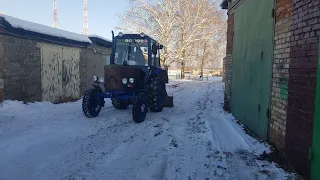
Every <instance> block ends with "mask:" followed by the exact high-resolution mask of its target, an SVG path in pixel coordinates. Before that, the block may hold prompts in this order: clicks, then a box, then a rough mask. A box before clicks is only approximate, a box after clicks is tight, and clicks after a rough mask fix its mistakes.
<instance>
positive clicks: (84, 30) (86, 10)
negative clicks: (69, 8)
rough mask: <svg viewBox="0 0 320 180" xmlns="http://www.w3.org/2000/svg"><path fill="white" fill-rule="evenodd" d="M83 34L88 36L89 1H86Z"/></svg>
mask: <svg viewBox="0 0 320 180" xmlns="http://www.w3.org/2000/svg"><path fill="white" fill-rule="evenodd" d="M82 34H84V35H87V34H88V0H84V8H83V29H82Z"/></svg>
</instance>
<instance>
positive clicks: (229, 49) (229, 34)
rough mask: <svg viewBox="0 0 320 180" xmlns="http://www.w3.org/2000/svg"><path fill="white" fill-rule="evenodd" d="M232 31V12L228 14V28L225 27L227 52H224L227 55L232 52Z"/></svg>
mask: <svg viewBox="0 0 320 180" xmlns="http://www.w3.org/2000/svg"><path fill="white" fill-rule="evenodd" d="M233 31H234V14H229V16H228V29H227V52H226V54H227V55H229V54H232V48H233Z"/></svg>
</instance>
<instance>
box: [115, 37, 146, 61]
mask: <svg viewBox="0 0 320 180" xmlns="http://www.w3.org/2000/svg"><path fill="white" fill-rule="evenodd" d="M114 63H115V64H119V65H130V66H148V41H147V40H146V39H117V41H116V51H115V58H114Z"/></svg>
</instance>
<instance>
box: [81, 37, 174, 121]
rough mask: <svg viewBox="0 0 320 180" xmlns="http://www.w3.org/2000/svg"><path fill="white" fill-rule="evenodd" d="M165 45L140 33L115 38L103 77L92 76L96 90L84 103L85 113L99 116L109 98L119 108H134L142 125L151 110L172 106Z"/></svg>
mask: <svg viewBox="0 0 320 180" xmlns="http://www.w3.org/2000/svg"><path fill="white" fill-rule="evenodd" d="M162 48H163V45H161V44H159V43H158V42H157V41H156V40H154V39H152V38H151V37H149V36H147V35H145V34H143V33H141V34H123V33H119V34H118V35H117V36H114V33H113V32H112V54H111V58H110V65H106V66H105V67H104V77H97V76H94V77H93V81H94V82H93V87H92V88H90V89H88V90H87V91H86V92H85V94H84V96H83V100H82V110H83V112H84V114H85V115H86V116H87V117H89V118H93V117H97V116H98V115H99V113H100V110H101V108H102V107H104V104H105V101H104V99H105V98H110V99H111V101H112V105H113V106H114V107H115V108H116V109H126V108H127V107H128V106H129V105H132V106H133V107H132V117H133V120H134V122H136V123H141V122H143V121H144V119H145V117H146V113H147V112H148V110H149V109H150V110H151V111H152V112H161V111H162V109H163V107H173V97H172V96H168V95H167V91H166V84H167V83H168V73H167V71H166V70H165V69H162V68H161V66H160V50H161V49H162Z"/></svg>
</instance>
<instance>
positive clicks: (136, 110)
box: [132, 92, 148, 123]
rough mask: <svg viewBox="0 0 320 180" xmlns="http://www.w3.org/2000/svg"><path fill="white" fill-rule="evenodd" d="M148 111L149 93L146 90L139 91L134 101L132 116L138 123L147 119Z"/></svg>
mask: <svg viewBox="0 0 320 180" xmlns="http://www.w3.org/2000/svg"><path fill="white" fill-rule="evenodd" d="M147 112H148V94H147V93H146V92H138V93H137V94H136V97H135V99H134V101H133V107H132V118H133V121H134V122H136V123H141V122H143V121H144V120H145V118H146V114H147Z"/></svg>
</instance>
